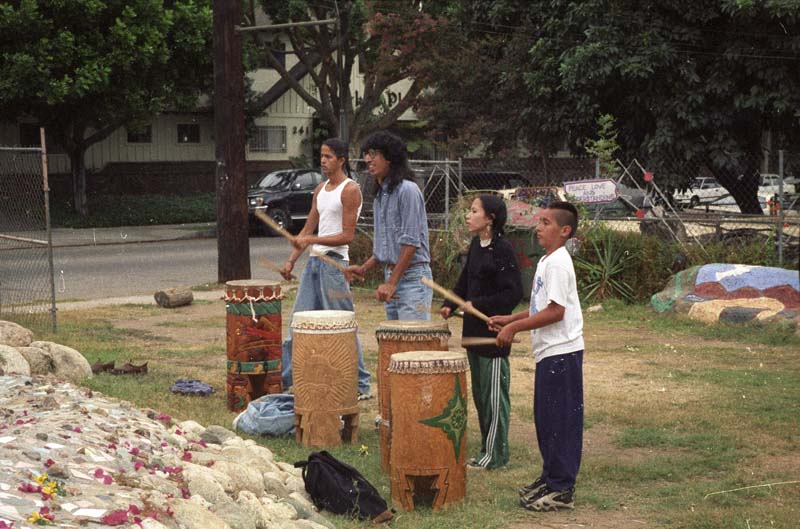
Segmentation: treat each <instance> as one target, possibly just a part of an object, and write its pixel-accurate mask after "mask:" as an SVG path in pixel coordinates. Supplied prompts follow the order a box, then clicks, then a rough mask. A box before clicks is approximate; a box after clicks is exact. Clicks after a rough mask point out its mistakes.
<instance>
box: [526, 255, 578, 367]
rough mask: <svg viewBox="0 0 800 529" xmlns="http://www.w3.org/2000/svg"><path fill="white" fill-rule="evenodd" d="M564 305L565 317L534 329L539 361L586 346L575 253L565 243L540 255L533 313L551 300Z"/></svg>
mask: <svg viewBox="0 0 800 529" xmlns="http://www.w3.org/2000/svg"><path fill="white" fill-rule="evenodd" d="M551 301H552V302H553V303H557V304H559V305H561V306H562V307H564V318H563V319H562V320H561V321H557V322H556V323H552V324H550V325H546V326H545V327H541V328H539V329H534V330H532V331H531V342H532V343H533V356H534V358H535V359H536V362H539V361H541V360H542V359H543V358H547V357H550V356H555V355H561V354H567V353H574V352H576V351H581V350H583V314H582V313H581V303H580V300H579V299H578V287H577V283H576V280H575V268H574V267H573V266H572V257H570V255H569V252H567V249H566V248H564V247H563V246H562V247H561V248H559V249H558V250H556V251H554V252H553V253H551V254H550V255H545V256H543V257H542V258H541V259H539V263H538V264H537V265H536V275H535V276H534V278H533V285H532V286H531V308H530V313H531V316H533V315H534V314H536V313H537V312H539V311H540V310H544V308H545V307H547V305H548V304H550V302H551Z"/></svg>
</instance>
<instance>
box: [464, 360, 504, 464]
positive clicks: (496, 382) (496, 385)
mask: <svg viewBox="0 0 800 529" xmlns="http://www.w3.org/2000/svg"><path fill="white" fill-rule="evenodd" d="M467 358H468V359H469V369H470V379H471V381H472V399H473V401H474V402H475V408H476V409H477V411H478V422H479V423H480V427H481V453H480V456H478V457H476V458H475V463H474V464H476V465H480V466H482V467H486V468H500V467H503V466H505V465H506V463H508V420H509V415H510V413H511V405H510V402H509V397H508V389H509V383H510V381H511V371H510V369H509V364H508V357H503V358H486V357H483V356H479V355H477V354H476V353H472V352H470V351H469V350H467Z"/></svg>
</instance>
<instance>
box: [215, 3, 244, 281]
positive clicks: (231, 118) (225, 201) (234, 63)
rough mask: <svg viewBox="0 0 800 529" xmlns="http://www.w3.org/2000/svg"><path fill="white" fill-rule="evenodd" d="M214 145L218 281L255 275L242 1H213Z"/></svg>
mask: <svg viewBox="0 0 800 529" xmlns="http://www.w3.org/2000/svg"><path fill="white" fill-rule="evenodd" d="M213 14H214V143H215V158H216V168H215V180H216V182H215V183H216V190H217V254H218V255H217V280H218V281H219V282H220V283H225V282H226V281H230V280H232V279H250V240H249V238H248V225H247V175H246V171H245V155H244V141H245V135H244V67H243V65H242V36H241V34H239V33H238V32H237V31H235V28H236V26H237V25H238V24H239V23H240V22H241V20H242V8H241V0H214V4H213Z"/></svg>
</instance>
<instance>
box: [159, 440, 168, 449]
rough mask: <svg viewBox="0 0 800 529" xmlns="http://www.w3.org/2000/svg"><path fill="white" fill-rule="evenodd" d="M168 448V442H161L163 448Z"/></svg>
mask: <svg viewBox="0 0 800 529" xmlns="http://www.w3.org/2000/svg"><path fill="white" fill-rule="evenodd" d="M166 446H169V443H168V442H166V441H161V447H162V448H164V447H166Z"/></svg>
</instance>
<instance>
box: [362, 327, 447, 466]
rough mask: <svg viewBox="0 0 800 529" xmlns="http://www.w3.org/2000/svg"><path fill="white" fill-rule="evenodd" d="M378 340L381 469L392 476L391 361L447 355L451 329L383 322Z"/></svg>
mask: <svg viewBox="0 0 800 529" xmlns="http://www.w3.org/2000/svg"><path fill="white" fill-rule="evenodd" d="M375 337H376V338H377V339H378V410H379V411H378V413H379V415H378V416H377V417H376V418H375V422H376V424H378V427H379V429H380V438H381V468H382V469H383V471H384V472H387V473H388V472H389V462H390V456H389V454H390V452H391V433H390V430H391V406H390V398H391V392H390V383H391V377H390V376H389V371H388V369H389V360H390V358H391V357H392V355H393V354H395V353H405V352H408V351H428V350H430V351H447V341H448V339H449V338H450V329H449V328H448V326H447V322H443V321H442V322H435V321H426V320H391V321H383V322H381V323H380V325H378V328H377V329H376V330H375Z"/></svg>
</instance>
